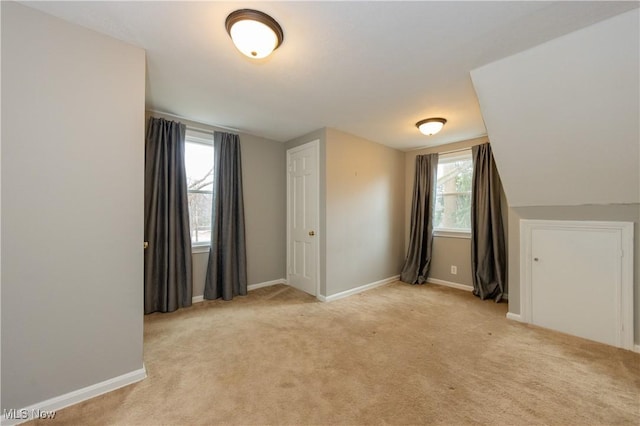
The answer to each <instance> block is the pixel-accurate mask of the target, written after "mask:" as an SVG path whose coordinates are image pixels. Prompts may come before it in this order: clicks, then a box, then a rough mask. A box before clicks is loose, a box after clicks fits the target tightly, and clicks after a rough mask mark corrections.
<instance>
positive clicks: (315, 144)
mask: <svg viewBox="0 0 640 426" xmlns="http://www.w3.org/2000/svg"><path fill="white" fill-rule="evenodd" d="M308 148H314V149H315V156H316V164H315V166H316V187H315V191H316V212H315V215H316V221H317V223H316V230H315V231H316V238H315V239H314V242H315V249H316V271H315V272H316V273H315V275H316V289H315V291H316V294H315V295H314V296H316V297H319V296H320V246H321V244H320V238H322V231H323V229H322V228H321V226H320V222H321V219H320V186H321V185H320V174H321V173H320V139H314V140H312V141H310V142H307V143H304V144H302V145H298V146H295V147H293V148H289V149H288V150H287V160H286V161H287V163H286V165H285V170H286V173H287V188H286V191H287V232H286V236H287V271H286V272H287V274H286V276H287V279H288V278H289V275H290V272H291V262H290V257H291V229H290V228H291V211H290V210H291V194H290V192H291V183H290V181H291V180H290V179H289V164H290V163H291V155H292V154H295V153H296V152H298V151H302V150H305V149H308ZM287 285H288V284H287Z"/></svg>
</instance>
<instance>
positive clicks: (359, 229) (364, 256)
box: [326, 129, 404, 296]
mask: <svg viewBox="0 0 640 426" xmlns="http://www.w3.org/2000/svg"><path fill="white" fill-rule="evenodd" d="M326 138H327V139H326V277H327V278H326V295H327V296H330V295H333V294H336V293H340V292H342V291H346V290H350V289H353V288H356V287H359V286H362V285H365V284H369V283H372V282H375V281H379V280H382V279H385V278H389V277H392V276H394V275H398V274H399V273H400V267H401V266H402V262H403V260H404V239H403V233H402V232H403V228H404V205H403V203H404V153H402V152H400V151H397V150H395V149H392V148H389V147H386V146H383V145H380V144H377V143H374V142H371V141H369V140H366V139H362V138H359V137H357V136H354V135H350V134H348V133H344V132H341V131H338V130H335V129H327V135H326Z"/></svg>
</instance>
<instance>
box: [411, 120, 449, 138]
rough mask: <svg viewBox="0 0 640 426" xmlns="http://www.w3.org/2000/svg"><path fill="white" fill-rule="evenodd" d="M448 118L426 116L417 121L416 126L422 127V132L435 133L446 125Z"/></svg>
mask: <svg viewBox="0 0 640 426" xmlns="http://www.w3.org/2000/svg"><path fill="white" fill-rule="evenodd" d="M446 122H447V120H446V119H444V118H439V117H436V118H426V119H424V120H420V121H418V122H417V123H416V127H417V128H418V129H420V132H422V133H423V134H425V135H427V136H431V135H435V134H436V133H438V132H439V131H440V130H442V127H443V126H444V123H446Z"/></svg>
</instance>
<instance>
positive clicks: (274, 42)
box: [225, 9, 284, 59]
mask: <svg viewBox="0 0 640 426" xmlns="http://www.w3.org/2000/svg"><path fill="white" fill-rule="evenodd" d="M225 27H226V28H227V32H228V33H229V36H230V37H231V40H233V43H234V44H235V45H236V47H237V48H238V50H239V51H240V52H242V53H243V54H245V55H246V56H248V57H250V58H252V59H260V58H265V57H267V56H269V54H271V52H273V51H274V50H275V49H277V48H278V46H280V45H281V44H282V40H284V33H283V32H282V27H280V24H278V23H277V22H276V20H275V19H273V18H272V17H271V16H269V15H267V14H266V13H263V12H260V11H259V10H253V9H240V10H236V11H235V12H232V13H231V14H229V16H227V20H226V21H225Z"/></svg>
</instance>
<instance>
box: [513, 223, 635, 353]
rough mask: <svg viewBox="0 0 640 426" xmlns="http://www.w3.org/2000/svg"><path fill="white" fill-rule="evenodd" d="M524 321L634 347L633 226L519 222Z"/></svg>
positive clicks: (630, 347) (521, 310)
mask: <svg viewBox="0 0 640 426" xmlns="http://www.w3.org/2000/svg"><path fill="white" fill-rule="evenodd" d="M520 241H521V252H520V253H521V256H520V274H521V277H520V282H521V286H522V287H521V295H520V314H521V318H522V321H524V322H528V323H531V324H536V325H539V326H542V327H545V328H550V329H554V330H558V331H561V332H565V333H568V334H572V335H576V336H580V337H584V338H587V339H591V340H595V341H599V342H602V343H606V344H609V345H613V346H617V347H621V348H625V349H632V348H633V223H631V222H595V221H580V222H574V221H546V220H522V221H521V222H520Z"/></svg>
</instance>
